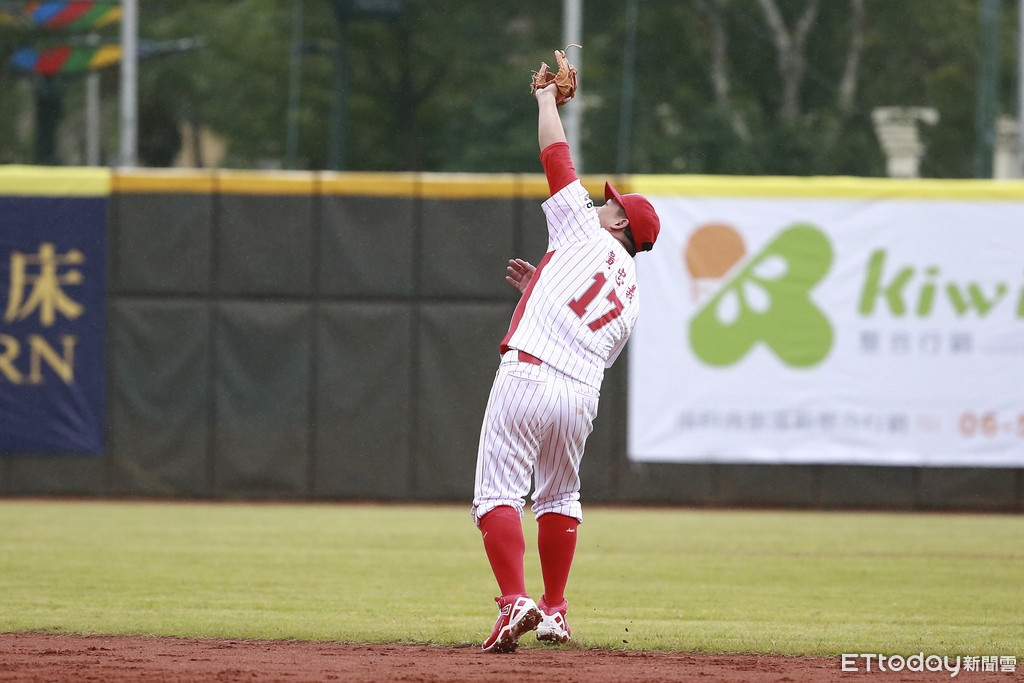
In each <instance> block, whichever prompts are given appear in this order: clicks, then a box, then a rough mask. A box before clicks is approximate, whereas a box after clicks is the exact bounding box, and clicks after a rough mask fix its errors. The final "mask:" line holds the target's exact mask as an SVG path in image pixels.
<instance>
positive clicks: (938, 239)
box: [628, 176, 1024, 467]
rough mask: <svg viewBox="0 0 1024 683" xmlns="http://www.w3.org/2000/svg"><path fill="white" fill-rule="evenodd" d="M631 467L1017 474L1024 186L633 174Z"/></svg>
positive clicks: (1021, 454)
mask: <svg viewBox="0 0 1024 683" xmlns="http://www.w3.org/2000/svg"><path fill="white" fill-rule="evenodd" d="M631 190H633V191H638V192H642V193H644V194H646V195H647V196H648V197H650V199H651V200H652V202H653V203H654V205H655V207H656V208H657V210H658V213H659V215H660V216H661V220H662V232H661V236H660V237H659V240H658V243H657V245H656V247H655V249H654V250H653V251H652V252H650V253H645V254H641V255H640V256H639V257H638V258H637V270H638V273H639V279H640V284H641V297H642V299H641V301H642V303H641V306H642V313H641V316H640V321H639V323H638V325H637V328H636V330H634V333H633V337H632V339H631V341H630V348H629V422H628V425H629V427H628V428H629V436H628V449H629V456H630V458H631V459H632V460H634V461H638V462H721V463H821V464H871V465H913V466H953V467H1024V184H1020V183H1003V184H1000V183H993V182H983V181H961V182H953V181H890V180H877V179H876V180H867V179H864V180H857V179H824V178H822V179H778V178H776V179H760V180H758V179H741V178H732V179H712V178H699V177H698V178H685V177H677V178H661V179H658V178H655V177H644V176H640V177H637V178H636V179H635V180H634V183H633V185H632V186H631Z"/></svg>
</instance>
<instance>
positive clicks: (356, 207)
mask: <svg viewBox="0 0 1024 683" xmlns="http://www.w3.org/2000/svg"><path fill="white" fill-rule="evenodd" d="M64 172H65V173H67V172H68V171H64ZM5 173H6V175H5V176H3V179H2V182H3V184H4V185H5V186H6V187H7V188H8V189H7V190H5V192H4V193H3V194H12V193H13V194H15V195H17V194H18V192H20V190H18V189H17V187H15V186H17V184H18V183H17V182H14V180H13V178H15V177H16V176H17V173H18V170H17V169H6V170H5ZM93 173H94V171H93ZM605 179H606V178H604V177H588V178H586V179H585V184H586V185H587V187H588V189H589V190H590V191H591V193H592V195H594V196H595V197H597V196H600V195H601V194H602V192H601V188H602V186H603V182H604V180H605ZM615 180H616V181H617V185H618V186H619V189H620V190H622V191H631V190H633V191H645V192H648V193H653V194H662V195H665V196H669V195H674V194H677V193H678V192H679V191H680V188H684V187H686V186H687V183H688V179H686V178H671V179H666V178H654V177H642V176H637V177H624V178H618V179H615ZM691 180H693V182H694V183H695V186H696V185H700V186H702V187H705V188H708V187H710V188H711V189H710V190H707V189H705V190H704V191H703V192H705V194H711V195H714V194H721V193H722V192H723V190H722V187H724V186H727V187H728V192H726V194H732V195H736V194H737V193H738V194H742V193H743V192H744V190H743V187H744V183H747V185H749V187H748V188H747V189H748V190H750V191H752V192H755V193H764V192H766V191H767V190H766V189H765V186H764V182H765V181H764V180H757V179H746V180H745V179H727V180H726V179H723V180H721V181H717V180H715V179H706V178H705V179H691ZM770 182H771V183H772V186H773V187H774V188H775V191H778V190H779V188H782V194H783V195H785V194H786V193H787V192H790V193H792V189H791V188H793V187H799V188H804V189H806V188H807V187H809V186H820V187H827V186H828V184H829V182H830V181H829V180H827V179H772V180H771V181H770ZM709 183H710V185H709ZM716 183H724V184H725V185H721V184H716ZM857 183H859V184H864V187H868V188H869V190H868V191H867V192H868V195H870V196H874V197H876V199H877V198H878V197H881V198H886V197H889V198H891V197H892V196H896V197H897V198H899V197H900V196H901V193H904V194H906V193H910V195H915V193H917V194H916V195H915V196H920V191H921V188H927V190H928V191H929V192H936V193H940V194H941V193H943V192H945V191H947V190H948V191H955V192H957V193H964V192H967V193H973V192H978V193H980V195H983V196H985V195H991V194H992V190H991V188H992V187H994V185H993V184H991V183H987V184H986V183H955V184H944V183H942V182H939V181H921V183H923V184H918V185H914V186H913V187H914V188H915V189H913V190H908V189H907V187H908V186H907V185H906V184H902V183H900V182H897V181H884V180H876V181H857ZM1004 187H1011V189H1010V190H1009V191H1007V190H1004V189H999V190H998V191H996V194H997V195H999V197H1000V198H997V201H1003V200H1005V199H1007V198H1009V199H1011V200H1014V201H1019V200H1020V199H1021V198H1022V197H1024V191H1022V190H1021V189H1020V188H1019V187H1018V186H1004ZM11 188H14V189H11ZM716 188H717V189H716ZM786 188H790V189H789V190H787V189H786ZM871 188H873V189H871ZM826 193H827V191H826ZM872 193H874V194H872ZM545 197H546V183H545V182H544V179H543V177H542V176H538V175H508V176H502V175H487V176H479V175H474V176H459V175H437V174H408V175H402V174H398V175H396V174H350V173H345V174H334V173H246V172H228V171H219V172H210V173H199V172H185V173H179V172H159V171H141V170H140V171H131V172H125V171H115V172H113V173H112V174H111V176H110V178H109V194H108V195H107V234H106V239H105V243H104V249H105V255H104V259H105V297H106V302H105V310H104V313H105V321H104V326H105V327H104V329H105V338H104V343H105V349H106V351H105V359H104V361H105V362H104V368H105V371H104V372H105V379H106V383H105V394H104V398H103V404H104V405H103V408H104V410H103V412H102V414H103V416H104V420H103V424H104V427H103V435H102V436H103V440H102V447H101V448H100V449H99V450H98V451H97V452H94V453H70V452H59V453H52V452H45V453H44V452H18V453H7V454H4V455H3V456H2V457H0V493H3V494H5V495H88V496H93V495H100V496H140V497H188V498H191V497H202V498H247V499H251V498H261V499H271V498H273V499H279V498H281V499H312V500H348V499H378V500H421V501H434V500H437V501H464V502H466V503H467V506H468V501H469V499H470V497H471V496H472V482H473V469H474V463H475V457H476V442H477V437H478V434H479V427H480V420H481V418H482V414H483V409H484V405H485V402H486V398H487V393H488V390H489V388H490V382H491V379H492V377H493V374H494V370H495V368H496V365H497V362H498V356H497V344H498V341H499V340H500V338H501V337H502V335H503V333H504V331H505V329H506V327H507V324H508V320H509V317H510V316H511V313H512V310H513V308H514V305H515V301H516V292H515V291H514V290H512V288H511V287H509V285H508V284H507V283H505V281H504V267H505V265H506V263H507V261H508V259H509V258H510V257H512V256H522V257H525V258H527V259H529V260H531V261H533V262H537V261H538V260H539V259H540V257H541V256H542V255H543V252H544V250H545V246H546V235H545V231H544V228H543V225H544V224H543V214H542V212H541V210H540V203H541V202H542V201H543V199H544V198H545ZM871 201H875V200H871ZM684 213H685V212H684ZM675 220H676V219H673V221H675ZM693 227H694V226H692V225H686V226H683V225H674V224H669V223H667V224H666V229H667V230H683V231H687V232H689V231H691V230H692V228H693ZM1022 227H1024V226H1022ZM892 229H893V230H897V229H898V226H892ZM669 243H670V242H669V241H666V244H669ZM645 256H646V255H645ZM0 257H2V258H4V259H6V258H8V255H7V254H3V255H0ZM640 258H641V259H642V258H644V256H641V257H640ZM643 276H644V274H643V272H641V283H642V284H643ZM645 323H646V324H651V323H648V322H647V321H646V320H645V321H644V323H642V324H645ZM1013 329H1015V328H1013ZM1013 329H1011V334H1013V333H1014V332H1013ZM1016 334H1020V333H1016ZM629 352H630V349H629V348H627V356H626V360H625V361H620V362H619V363H618V364H617V365H616V367H614V368H613V369H612V370H611V371H609V373H608V375H607V377H606V380H605V386H604V391H603V399H602V405H601V411H600V414H599V416H598V419H597V423H596V425H595V431H594V434H593V435H592V437H591V439H590V441H589V444H588V451H587V455H586V457H585V460H584V466H583V471H582V478H583V486H584V499H585V501H589V502H595V503H597V502H601V503H667V504H688V505H782V506H801V507H803V506H811V507H855V508H874V507H886V508H900V509H920V508H939V509H987V510H1007V511H1009V510H1016V511H1020V510H1024V474H1022V473H1024V470H1022V469H1021V467H1019V466H1016V465H1012V462H1013V461H1012V459H1011V460H1010V461H1009V462H1010V463H1011V465H1010V466H985V467H967V466H961V465H960V464H958V463H954V464H953V465H950V464H948V463H946V464H939V465H936V464H931V465H919V464H915V463H914V462H906V461H904V462H894V463H893V464H879V463H858V462H856V460H854V461H852V462H827V461H820V462H814V461H792V459H787V458H786V457H785V455H784V454H783V455H781V456H779V457H777V458H775V460H774V461H773V460H771V459H769V460H767V461H764V460H762V461H758V460H757V459H756V458H755V459H750V458H747V459H744V458H742V457H737V458H732V457H728V455H729V454H728V453H727V454H726V456H727V457H718V456H716V455H714V453H712V455H710V456H707V457H704V456H701V455H700V454H699V453H698V454H697V455H696V456H689V455H688V456H686V457H687V458H688V459H685V458H684V460H685V461H678V462H676V461H672V459H671V458H664V457H659V458H646V459H645V458H644V457H639V458H638V457H635V454H633V455H631V453H630V450H631V446H630V442H629V440H628V439H627V432H628V429H627V421H628V419H629V416H630V398H629V397H630V394H631V387H630V381H631V379H630V366H631V364H632V360H630V359H629V358H628V354H629ZM80 360H81V359H80V358H79V359H76V361H75V362H76V363H77V362H79V361H80ZM666 362H672V361H671V359H669V360H667V361H666ZM1007 362H1008V363H1016V364H1020V363H1021V361H1020V359H1019V358H1018V359H1016V360H1015V359H1014V358H1012V357H1007ZM633 367H634V368H635V364H634V365H633ZM4 381H5V380H4V378H3V377H0V383H2V382H4ZM740 381H746V380H743V379H742V378H741V380H740ZM0 388H2V387H0ZM9 388H10V387H9ZM781 391H782V392H784V391H785V387H784V386H783V388H782V389H781ZM1016 396H1017V398H1020V394H1019V393H1018V394H1017V395H1016ZM1010 399H1011V401H1012V399H1013V396H1011V397H1010ZM697 400H698V401H699V397H698V399H697ZM1010 409H1017V410H1024V401H1021V402H1020V403H1018V404H1015V407H1014V406H1011V407H1010V408H1009V409H1008V410H1010ZM632 419H634V420H635V419H636V417H635V416H634V417H633V418H632ZM0 429H7V427H0ZM1020 443H1021V444H1022V445H1021V451H1022V452H1024V440H1022V441H1021V442H1020ZM467 509H468V507H467Z"/></svg>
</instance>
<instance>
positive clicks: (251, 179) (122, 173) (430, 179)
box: [0, 166, 1024, 203]
mask: <svg viewBox="0 0 1024 683" xmlns="http://www.w3.org/2000/svg"><path fill="white" fill-rule="evenodd" d="M606 180H609V181H611V183H612V184H613V185H615V187H616V189H618V190H619V192H622V193H628V192H639V193H641V194H645V195H648V196H652V197H655V196H678V197H687V196H690V197H694V196H696V197H701V196H703V197H779V198H793V197H808V198H839V199H842V198H849V199H933V200H942V199H948V200H971V201H1022V200H1024V181H1021V180H939V179H920V180H898V179H891V178H854V177H826V176H820V177H784V176H707V175H689V176H685V175H629V176H611V175H608V176H604V175H596V174H595V175H584V176H583V177H582V181H583V185H584V187H585V188H586V189H587V191H588V192H590V195H591V196H592V197H593V198H594V200H595V201H596V202H598V203H600V202H602V201H604V183H605V181H606ZM111 192H115V193H136V194H145V193H155V194H159V193H196V194H209V193H216V192H223V193H230V194H268V195H275V194H290V195H300V194H326V195H351V196H382V197H427V198H434V199H502V198H523V199H538V200H540V201H543V200H544V199H547V197H548V186H547V181H546V179H545V178H544V175H543V174H541V173H518V174H516V173H507V174H498V173H494V174H471V173H362V172H331V171H234V170H200V169H113V170H111V169H108V168H88V167H66V166H0V195H8V196H10V195H22V196H61V195H63V196H104V195H107V194H110V193H111Z"/></svg>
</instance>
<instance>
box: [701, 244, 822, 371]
mask: <svg viewBox="0 0 1024 683" xmlns="http://www.w3.org/2000/svg"><path fill="white" fill-rule="evenodd" d="M831 265H832V246H831V245H830V244H829V242H828V239H827V238H826V237H825V236H824V235H823V234H822V233H821V231H820V230H818V229H817V228H815V227H814V226H813V225H809V224H795V225H792V226H790V227H789V228H787V229H785V230H784V231H782V232H781V233H780V234H779V235H778V237H776V238H775V239H774V240H773V241H772V242H771V243H770V244H769V245H768V246H766V247H765V248H764V250H762V251H761V253H760V254H758V255H757V256H756V257H755V258H753V259H752V260H751V261H750V263H748V264H747V265H746V267H745V268H743V270H742V271H740V272H739V274H737V275H736V277H734V278H733V279H732V280H731V281H729V282H728V283H726V284H725V286H724V287H722V288H721V289H720V290H719V291H718V292H717V293H716V294H715V296H714V297H713V298H712V299H711V300H710V301H708V302H707V303H706V304H705V305H704V307H703V308H702V309H701V310H700V311H698V313H697V315H696V316H694V318H693V320H691V322H690V343H691V344H692V346H693V351H694V353H696V354H697V357H698V358H700V359H701V360H702V361H704V362H705V363H708V364H709V365H717V366H725V365H732V364H733V363H735V362H737V361H738V360H740V359H741V358H743V356H745V355H746V354H747V353H748V352H749V351H750V349H751V348H753V347H754V345H755V344H756V343H757V342H759V341H761V342H764V343H765V344H767V345H768V347H769V348H770V349H771V350H772V351H773V352H774V353H775V355H777V356H778V357H779V359H780V360H782V362H783V363H785V364H787V365H790V366H792V367H798V368H805V367H810V366H812V365H816V364H818V363H820V362H821V361H822V360H824V359H825V357H826V356H827V355H828V352H829V350H830V349H831V348H832V325H831V324H830V323H829V321H828V319H827V318H826V317H825V315H824V314H823V313H822V312H821V311H820V310H819V309H818V307H817V306H815V305H814V304H813V303H812V302H811V299H810V293H811V290H812V289H813V288H814V286H815V285H816V284H817V283H818V282H819V281H820V280H821V278H822V277H824V276H825V273H827V272H828V269H829V268H830V267H831Z"/></svg>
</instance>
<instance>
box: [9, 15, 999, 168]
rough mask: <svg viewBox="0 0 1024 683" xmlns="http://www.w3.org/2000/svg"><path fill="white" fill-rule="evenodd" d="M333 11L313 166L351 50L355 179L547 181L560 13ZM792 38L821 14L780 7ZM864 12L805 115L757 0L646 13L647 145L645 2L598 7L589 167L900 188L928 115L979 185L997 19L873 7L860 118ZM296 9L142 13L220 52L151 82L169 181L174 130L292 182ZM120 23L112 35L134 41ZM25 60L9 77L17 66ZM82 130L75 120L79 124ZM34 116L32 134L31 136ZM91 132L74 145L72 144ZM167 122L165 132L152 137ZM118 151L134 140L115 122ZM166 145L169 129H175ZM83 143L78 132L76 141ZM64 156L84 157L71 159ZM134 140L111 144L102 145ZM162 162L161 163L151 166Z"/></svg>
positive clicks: (307, 42) (592, 29)
mask: <svg viewBox="0 0 1024 683" xmlns="http://www.w3.org/2000/svg"><path fill="white" fill-rule="evenodd" d="M334 2H335V0H304V1H303V8H304V12H303V27H302V28H303V31H302V33H303V36H302V57H301V68H300V72H301V79H300V81H299V85H300V86H301V87H300V97H299V107H298V111H297V121H298V128H297V130H298V158H297V166H298V167H299V168H307V169H321V168H325V167H327V165H328V164H329V162H330V149H331V120H332V117H333V116H334V115H335V110H336V109H335V95H336V92H335V91H336V86H335V67H336V63H337V62H338V60H337V59H336V56H337V53H336V50H335V47H336V46H337V45H338V44H339V42H338V41H339V40H341V41H342V43H341V44H342V45H343V48H344V49H343V50H342V52H341V57H342V60H341V62H340V64H341V68H342V71H343V73H344V74H345V79H344V81H345V83H344V85H345V87H344V100H345V108H344V112H345V113H344V121H345V124H346V125H345V141H344V166H345V168H347V169H351V170H374V171H406V170H424V171H465V172H536V171H538V170H539V168H540V167H539V163H538V161H537V150H536V149H535V148H536V130H535V126H536V121H535V117H536V113H535V106H534V103H533V100H532V98H531V97H530V95H529V92H528V88H527V84H528V82H529V77H530V71H531V70H532V69H535V68H537V67H538V65H539V63H540V61H541V60H545V61H548V62H549V63H550V62H551V52H552V50H553V49H555V48H558V47H563V46H562V45H561V43H562V40H563V38H562V35H561V7H560V6H559V5H558V4H557V3H555V4H554V5H553V4H552V3H550V2H547V1H545V0H521V1H520V2H516V3H495V2H486V1H484V0H471V1H470V2H462V3H439V2H436V0H402V6H403V8H404V10H403V12H402V13H401V15H400V16H398V17H391V18H380V17H352V18H349V19H348V20H347V21H346V22H345V23H344V25H339V22H338V20H337V17H336V14H335V12H334V11H333V3H334ZM775 2H776V3H777V5H778V7H779V9H780V12H781V14H782V16H783V20H784V22H785V23H786V24H787V26H788V27H789V28H790V29H792V27H793V26H794V25H795V24H796V22H797V20H798V18H799V17H800V16H801V13H802V12H803V11H804V8H805V7H806V6H807V2H806V0H775ZM712 7H713V8H717V10H716V11H717V12H718V14H717V16H719V17H720V19H721V22H722V26H723V27H724V30H725V36H726V37H727V40H728V45H727V57H726V62H725V65H724V71H723V73H724V74H725V76H726V78H727V81H728V88H729V92H728V95H727V101H723V100H722V99H720V98H719V97H716V94H715V88H714V82H715V81H714V79H713V77H712V54H713V48H714V45H715V37H714V31H713V30H712V29H713V26H712V23H711V19H710V17H711V16H713V14H710V13H709V10H708V8H712ZM852 7H853V4H852V0H828V1H823V2H820V4H819V9H818V12H817V15H816V20H815V22H814V23H813V25H812V26H811V28H810V30H809V32H808V35H807V42H806V46H805V49H804V50H803V52H802V54H803V56H804V57H805V58H806V71H805V73H804V75H803V78H802V80H801V81H800V84H799V86H800V87H799V95H798V100H797V106H796V110H795V112H793V114H792V115H787V114H784V113H783V111H782V109H783V105H784V101H783V92H784V88H783V77H782V76H781V75H780V68H779V63H780V62H779V53H778V50H777V47H776V44H775V41H774V39H773V33H772V30H771V28H770V26H769V24H768V22H767V20H766V17H765V14H764V11H763V9H762V4H761V2H758V1H757V0H729V2H717V1H714V2H713V1H712V0H693V1H692V2H678V0H642V1H641V2H639V4H638V22H637V47H638V49H637V53H636V63H635V73H634V75H633V84H634V89H633V92H634V95H633V100H632V120H631V122H630V126H629V130H628V131H623V130H620V123H621V117H622V114H623V107H622V96H623V79H624V78H626V77H627V76H626V74H624V67H625V64H626V59H625V55H624V45H625V44H626V30H627V27H626V4H625V3H624V2H622V0H587V2H586V3H585V16H584V21H583V39H582V40H583V44H584V48H583V50H582V51H574V53H573V54H574V55H575V56H576V57H577V58H578V59H579V60H580V76H581V93H580V95H579V100H580V102H579V105H580V106H581V107H582V108H583V111H584V114H583V125H584V129H583V131H581V138H582V149H580V150H576V153H577V156H578V158H579V159H581V160H582V168H583V170H584V171H585V172H590V173H611V172H615V171H616V170H617V169H618V168H620V166H621V164H620V161H621V160H620V159H618V154H619V148H620V144H619V142H620V138H622V136H623V134H624V133H628V135H627V136H626V137H625V138H624V141H627V142H628V149H629V152H628V159H626V160H625V162H626V163H625V168H626V170H627V172H632V173H716V174H785V175H790V174H798V175H812V174H847V175H881V174H883V173H884V156H883V155H882V153H881V151H880V149H879V147H878V143H877V140H876V138H875V134H874V130H873V127H872V122H871V111H872V109H873V108H874V107H877V106H930V107H935V108H936V109H938V110H939V114H940V121H939V123H938V124H937V125H936V126H934V127H931V126H926V125H922V127H921V128H922V135H923V136H924V138H925V140H926V142H927V143H928V156H927V157H926V158H925V159H924V160H923V163H922V171H923V173H924V175H927V176H937V177H965V176H970V175H971V174H972V160H973V146H974V137H975V134H974V120H973V112H974V108H975V97H976V95H975V91H976V88H975V81H976V79H977V73H978V64H977V61H978V59H977V52H978V49H977V46H978V43H979V40H980V31H979V25H978V3H977V2H976V1H975V0H943V2H942V9H941V11H936V7H935V3H934V0H901V1H900V2H892V1H891V0H865V20H864V26H863V44H864V49H863V52H862V54H861V61H860V68H859V71H858V78H857V79H856V87H855V89H854V91H853V100H852V102H851V103H850V107H849V108H847V107H845V106H842V105H841V104H840V102H839V100H840V89H839V84H840V80H841V77H842V74H843V72H844V68H845V64H846V60H847V57H848V48H849V47H850V45H851V41H852V39H853V35H854V30H853V29H854V22H853V20H852V16H853V15H852ZM292 8H293V3H292V2H281V1H280V0H227V1H224V2H203V1H200V0H182V1H180V2H144V3H141V13H142V16H141V21H140V34H141V35H140V38H141V39H142V40H149V41H166V40H174V39H178V38H199V39H202V40H203V41H204V45H205V46H204V47H203V48H202V49H199V50H195V51H192V52H188V53H183V54H175V55H171V56H167V57H163V58H159V59H153V60H145V61H143V62H142V63H141V64H140V111H141V112H145V113H146V116H145V117H144V118H143V120H141V121H140V123H141V124H142V126H143V130H140V138H141V139H142V140H145V141H148V142H149V143H150V144H151V146H154V147H155V148H156V149H158V150H162V151H160V152H159V153H157V154H155V155H153V154H149V153H148V150H144V151H146V154H145V155H144V158H145V160H146V161H148V163H152V164H163V163H165V162H166V161H167V159H168V153H167V149H166V147H167V145H169V144H173V142H174V136H173V135H172V134H170V131H169V128H168V123H171V124H174V123H175V122H176V123H178V124H182V123H186V122H187V123H190V124H192V125H194V126H199V125H201V126H204V127H207V128H209V129H211V130H213V131H214V132H215V133H216V134H218V135H219V136H221V137H222V138H224V140H225V141H226V143H227V149H228V152H227V157H226V159H224V160H223V161H222V162H221V163H222V165H225V166H228V167H241V168H258V167H280V166H282V165H283V164H284V163H285V143H286V139H287V132H286V131H287V127H288V94H289V86H290V81H289V57H290V51H291V46H290V44H289V42H290V37H291V22H292ZM1016 12H1017V8H1016V6H1015V3H1004V7H1003V36H1002V43H1001V70H1000V76H1001V83H1000V97H1001V103H1000V105H1001V111H1003V112H1005V113H1011V114H1015V113H1016V112H1015V109H1016V88H1017V85H1016V74H1017V64H1016V58H1017V56H1016V44H1017V36H1016V23H1017V22H1016ZM0 28H2V30H0V56H3V55H9V54H10V53H11V52H12V51H13V49H14V48H15V47H17V46H18V45H19V44H20V43H23V42H24V41H26V40H28V41H30V42H31V41H41V40H46V41H50V42H52V41H53V40H57V39H60V40H66V39H67V38H68V36H41V35H37V32H33V33H32V34H31V35H27V34H25V33H24V32H19V31H17V30H13V29H11V28H10V27H9V26H5V27H0ZM116 34H117V32H116V27H113V28H112V29H106V30H105V36H106V37H107V38H111V37H112V38H113V39H114V40H116ZM5 64H6V60H5ZM116 71H117V70H116V69H110V70H108V74H107V75H105V78H104V88H103V92H104V97H105V100H106V107H105V109H104V111H105V112H106V113H107V115H109V116H116V111H117V106H116V99H117V87H118V85H117V77H116ZM25 82H26V81H25V80H24V79H23V78H21V77H19V76H17V75H16V74H15V73H14V72H13V71H12V70H11V69H10V68H3V69H0V131H2V132H0V160H3V161H8V162H20V163H27V162H31V158H28V157H27V155H30V153H31V147H32V145H31V134H30V132H26V128H29V131H30V127H27V126H26V125H25V123H24V119H25V117H26V116H28V117H29V120H31V113H30V103H31V98H28V101H27V102H26V98H25V96H24V87H21V86H19V85H18V84H19V83H25ZM80 90H81V79H78V80H76V81H74V82H69V84H68V87H67V88H66V92H67V102H66V104H65V107H64V111H65V118H66V119H67V120H69V121H72V122H73V121H77V120H80V118H81V117H80V116H78V115H77V114H76V112H78V111H80V108H81V107H82V102H83V98H82V96H81V94H80ZM76 116H77V118H75V117H76ZM19 119H20V120H21V121H22V122H20V123H19ZM74 125H75V124H74V123H71V124H68V125H66V126H65V129H66V130H65V133H64V134H65V135H72V136H73V135H74V134H75V130H74ZM150 126H155V127H156V128H157V130H156V131H150V130H146V128H148V127H150ZM106 128H107V129H110V132H109V133H107V136H108V137H111V136H114V135H116V132H114V130H113V128H114V126H113V125H107V126H106ZM161 131H162V132H161ZM78 134H79V135H81V132H80V131H78ZM65 147H66V145H65ZM116 147H117V145H116V143H112V142H111V141H109V140H107V141H105V143H104V148H105V149H108V150H111V149H115V148H116ZM147 155H148V157H147Z"/></svg>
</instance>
